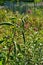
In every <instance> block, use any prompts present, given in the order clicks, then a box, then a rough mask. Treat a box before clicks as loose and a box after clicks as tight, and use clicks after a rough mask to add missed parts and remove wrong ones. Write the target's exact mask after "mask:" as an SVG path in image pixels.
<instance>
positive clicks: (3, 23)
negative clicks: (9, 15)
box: [0, 22, 14, 26]
mask: <svg viewBox="0 0 43 65" xmlns="http://www.w3.org/2000/svg"><path fill="white" fill-rule="evenodd" d="M0 25H12V26H14V24H12V23H10V22H2V23H0Z"/></svg>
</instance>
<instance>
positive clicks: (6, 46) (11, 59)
mask: <svg viewBox="0 0 43 65" xmlns="http://www.w3.org/2000/svg"><path fill="white" fill-rule="evenodd" d="M0 65H43V10H40V9H36V10H35V12H34V10H29V11H28V12H27V13H26V14H20V13H19V12H18V11H16V12H15V13H13V12H12V11H10V10H6V9H1V10H0Z"/></svg>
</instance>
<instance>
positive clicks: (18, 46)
mask: <svg viewBox="0 0 43 65" xmlns="http://www.w3.org/2000/svg"><path fill="white" fill-rule="evenodd" d="M17 48H18V49H19V51H20V52H21V48H20V45H19V44H17Z"/></svg>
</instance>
